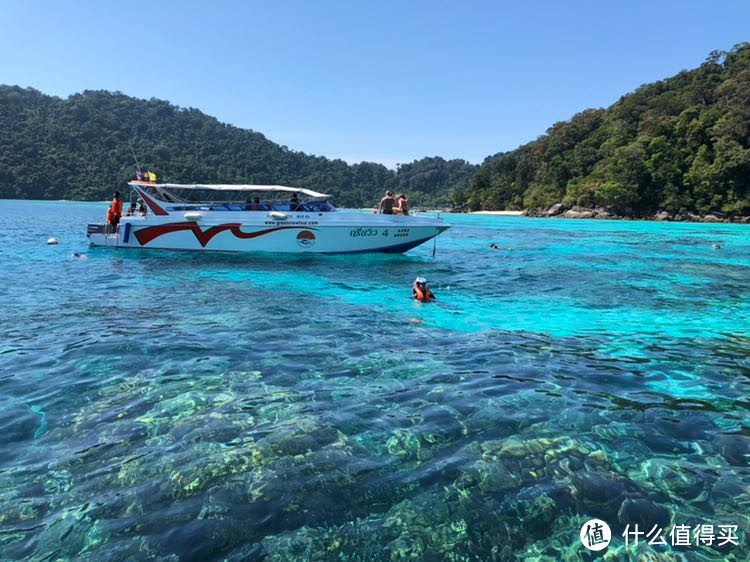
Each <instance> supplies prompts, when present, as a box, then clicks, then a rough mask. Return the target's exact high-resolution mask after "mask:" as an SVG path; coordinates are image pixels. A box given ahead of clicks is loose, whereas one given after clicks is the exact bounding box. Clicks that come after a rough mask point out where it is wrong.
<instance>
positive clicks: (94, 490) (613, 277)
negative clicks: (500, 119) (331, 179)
mask: <svg viewBox="0 0 750 562" xmlns="http://www.w3.org/2000/svg"><path fill="white" fill-rule="evenodd" d="M105 208H106V205H104V204H88V203H46V202H45V203H43V202H13V201H0V287H2V293H0V294H2V295H3V297H4V299H3V300H4V304H5V306H4V309H3V313H2V315H1V316H0V328H1V330H0V333H2V334H3V336H2V340H1V341H0V358H2V362H0V498H1V501H2V503H1V505H2V506H3V507H2V509H0V559H20V558H26V559H33V560H52V559H58V558H62V559H70V558H77V559H83V560H110V559H112V560H126V559H152V560H178V559H180V560H224V559H229V560H292V559H299V560H313V559H314V560H406V559H425V560H491V559H497V560H512V559H528V558H535V557H536V558H540V557H541V559H549V560H554V559H570V560H578V559H581V560H588V559H591V558H592V557H593V556H594V555H593V553H588V551H586V550H585V549H584V548H583V547H582V546H581V543H580V540H579V538H578V533H579V531H580V528H581V525H582V523H583V522H584V521H586V520H588V519H591V518H592V517H598V518H601V519H603V520H605V521H607V522H608V523H609V525H610V526H611V527H612V532H613V535H614V538H613V540H612V544H611V545H610V546H609V549H608V550H609V551H610V553H612V552H614V554H615V555H616V556H624V555H625V554H624V552H623V550H624V548H625V547H624V543H623V538H622V537H621V536H620V533H622V530H623V528H624V526H625V525H626V524H628V523H630V524H634V523H639V524H640V526H641V528H643V527H648V528H646V529H645V531H648V530H649V529H650V528H651V527H652V526H653V524H657V523H658V524H659V525H660V526H661V527H665V528H666V527H668V526H670V527H671V525H672V524H685V525H697V524H714V525H717V526H718V525H720V524H732V525H737V526H738V531H737V534H738V535H739V546H732V545H725V546H723V547H721V548H718V547H716V545H715V544H714V545H712V546H706V545H703V546H700V547H698V546H691V547H675V548H672V547H670V546H667V547H651V546H647V545H643V544H641V545H639V546H638V547H634V546H631V547H629V553H630V555H631V556H635V555H636V554H643V555H649V554H654V553H655V552H656V553H661V554H664V555H665V556H666V555H670V554H674V555H679V556H685V557H687V558H688V559H691V560H713V559H716V560H723V559H730V560H746V559H747V558H748V556H749V555H750V546H748V532H749V531H750V468H749V467H748V459H749V458H750V457H748V454H750V421H749V418H748V409H749V408H750V399H749V392H748V390H750V357H749V353H748V351H749V350H750V337H749V333H750V227H748V226H744V225H732V224H728V225H723V224H719V225H714V224H684V223H679V224H669V223H647V222H624V221H623V222H617V221H591V220H589V221H585V220H551V219H548V220H545V219H527V218H521V217H484V216H448V217H447V219H446V220H448V221H449V222H451V223H452V224H453V225H454V226H453V228H451V229H450V230H448V231H447V232H446V233H445V234H444V235H442V236H440V237H439V238H438V241H437V252H436V257H435V259H432V245H431V244H427V245H425V246H423V247H420V248H417V249H415V250H412V251H411V252H409V253H408V254H406V255H403V256H382V255H371V256H272V255H267V256H233V255H195V254H188V253H169V252H141V251H137V250H131V251H117V250H111V249H89V248H88V247H87V245H86V238H85V226H86V223H87V222H95V221H99V220H100V219H101V218H102V217H103V215H104V210H105ZM50 236H56V237H58V238H59V239H60V245H59V246H47V245H46V244H45V241H46V239H47V238H48V237H50ZM490 242H495V243H497V244H498V245H499V246H501V247H503V248H504V249H502V250H497V251H493V250H490V249H488V245H489V243H490ZM715 245H718V246H719V247H718V248H715V247H714V246H715ZM73 252H79V253H81V254H83V255H84V256H85V257H86V258H87V259H76V258H74V257H72V256H71V254H72V253H73ZM416 275H424V276H426V277H427V278H428V279H429V280H430V283H431V286H432V287H433V290H434V292H435V294H436V295H437V298H438V301H437V303H434V304H429V305H424V304H415V303H413V302H412V301H411V300H410V298H409V297H410V292H411V289H410V286H411V281H412V280H413V279H414V277H415V276H416ZM665 537H666V540H667V542H668V543H669V536H668V531H666V532H665ZM642 542H643V541H642ZM545 557H546V558H545ZM665 559H667V558H665ZM670 559H671V558H670Z"/></svg>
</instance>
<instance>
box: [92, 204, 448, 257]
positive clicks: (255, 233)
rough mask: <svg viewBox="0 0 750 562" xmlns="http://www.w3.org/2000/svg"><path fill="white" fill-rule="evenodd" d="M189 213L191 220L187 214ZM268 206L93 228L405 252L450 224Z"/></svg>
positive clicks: (147, 241)
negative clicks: (285, 210) (279, 209)
mask: <svg viewBox="0 0 750 562" xmlns="http://www.w3.org/2000/svg"><path fill="white" fill-rule="evenodd" d="M186 214H187V215H189V219H192V220H187V219H186V217H185V215H186ZM282 216H283V218H279V214H278V213H276V214H275V215H272V214H271V213H268V212H262V211H261V212H254V211H247V212H221V211H208V212H203V213H193V214H188V213H174V214H170V215H168V216H150V217H148V218H143V217H123V218H122V220H121V222H120V225H119V226H118V228H117V232H116V233H112V234H106V233H105V232H104V228H98V229H97V228H92V227H95V226H96V225H91V226H92V227H90V228H89V234H88V237H89V243H90V244H91V245H92V246H108V247H117V248H155V249H164V250H190V251H214V252H216V251H218V252H276V253H321V254H346V253H364V252H386V253H401V252H405V251H407V250H409V249H411V248H413V247H415V246H418V245H420V244H422V243H424V242H427V241H428V240H430V239H432V238H434V237H435V236H437V235H438V234H440V233H441V232H443V231H444V230H446V229H447V228H448V225H446V224H444V223H443V221H442V220H440V219H438V218H434V217H427V216H399V215H380V214H368V213H363V212H355V211H335V212H330V213H293V212H292V213H288V214H286V215H285V214H283V213H282Z"/></svg>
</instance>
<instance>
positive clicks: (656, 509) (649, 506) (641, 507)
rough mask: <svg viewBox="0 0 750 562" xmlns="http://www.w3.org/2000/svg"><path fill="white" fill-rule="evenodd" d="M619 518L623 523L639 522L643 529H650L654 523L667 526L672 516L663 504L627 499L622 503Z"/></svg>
mask: <svg viewBox="0 0 750 562" xmlns="http://www.w3.org/2000/svg"><path fill="white" fill-rule="evenodd" d="M617 519H618V520H619V521H620V523H622V524H623V525H628V524H630V525H633V524H637V525H638V526H639V527H641V528H642V529H644V528H645V529H647V530H648V529H650V528H651V527H653V526H654V525H659V527H661V528H663V529H664V528H666V527H667V526H668V525H669V523H670V521H671V520H672V516H671V514H670V513H669V510H668V509H667V508H666V507H664V506H663V505H657V504H655V503H653V502H651V501H649V500H644V499H626V500H625V501H623V502H622V504H621V505H620V509H619V511H618V512H617Z"/></svg>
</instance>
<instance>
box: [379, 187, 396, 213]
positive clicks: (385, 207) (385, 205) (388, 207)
mask: <svg viewBox="0 0 750 562" xmlns="http://www.w3.org/2000/svg"><path fill="white" fill-rule="evenodd" d="M393 203H394V200H393V193H391V192H390V191H386V192H385V197H383V198H382V199H381V200H380V212H381V213H383V214H384V215H392V214H393Z"/></svg>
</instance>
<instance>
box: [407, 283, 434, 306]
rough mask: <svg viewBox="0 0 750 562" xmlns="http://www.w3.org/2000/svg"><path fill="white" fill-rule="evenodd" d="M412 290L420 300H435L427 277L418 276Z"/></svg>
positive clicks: (414, 295)
mask: <svg viewBox="0 0 750 562" xmlns="http://www.w3.org/2000/svg"><path fill="white" fill-rule="evenodd" d="M411 292H412V296H413V297H414V299H415V300H418V301H420V302H430V301H431V300H435V295H433V294H432V291H430V287H429V285H427V279H425V278H424V277H417V278H416V279H415V280H414V284H413V285H412V287H411Z"/></svg>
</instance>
